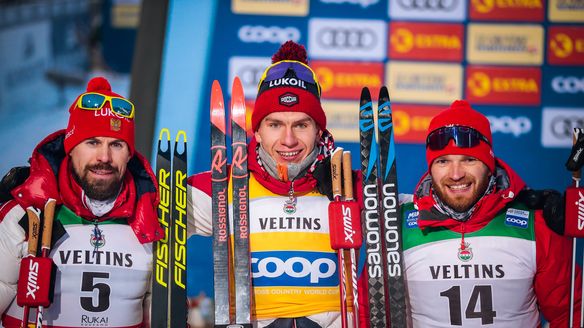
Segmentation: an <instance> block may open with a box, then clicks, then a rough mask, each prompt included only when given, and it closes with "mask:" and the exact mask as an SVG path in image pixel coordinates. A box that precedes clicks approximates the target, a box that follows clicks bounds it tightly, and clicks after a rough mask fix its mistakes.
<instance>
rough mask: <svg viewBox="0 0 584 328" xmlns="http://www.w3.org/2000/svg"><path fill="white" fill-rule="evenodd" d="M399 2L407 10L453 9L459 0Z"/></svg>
mask: <svg viewBox="0 0 584 328" xmlns="http://www.w3.org/2000/svg"><path fill="white" fill-rule="evenodd" d="M397 3H398V4H399V6H400V7H402V8H403V9H406V10H430V11H452V10H454V9H455V8H456V6H457V5H458V0H398V1H397Z"/></svg>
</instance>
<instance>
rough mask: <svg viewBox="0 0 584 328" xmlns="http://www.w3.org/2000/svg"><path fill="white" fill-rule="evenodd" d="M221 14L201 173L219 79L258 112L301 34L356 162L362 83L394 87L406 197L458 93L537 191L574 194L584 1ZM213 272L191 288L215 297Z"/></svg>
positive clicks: (249, 7)
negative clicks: (277, 58)
mask: <svg viewBox="0 0 584 328" xmlns="http://www.w3.org/2000/svg"><path fill="white" fill-rule="evenodd" d="M215 17H216V18H215V27H214V31H213V41H212V42H211V45H210V47H211V48H210V51H211V56H209V57H210V59H209V66H208V67H209V68H210V69H209V73H208V80H207V81H206V82H205V83H204V86H205V88H206V89H205V90H204V91H203V93H204V96H205V97H206V99H204V100H203V102H202V103H203V105H202V107H201V108H200V110H199V113H198V115H200V119H199V124H198V126H197V127H195V131H196V133H197V145H196V146H195V147H196V149H195V151H194V152H193V154H196V155H195V156H196V159H195V160H194V161H191V163H194V164H193V167H191V170H192V171H194V172H199V171H203V170H208V169H209V137H208V136H209V125H208V123H206V122H208V120H209V114H208V108H207V106H208V105H207V104H208V103H209V99H208V97H209V96H208V95H209V91H210V87H211V83H212V81H213V80H215V79H217V80H219V81H220V83H221V85H222V86H223V90H224V94H226V97H228V95H229V91H228V89H230V85H231V81H232V80H233V77H234V76H236V75H237V76H239V77H240V78H241V79H242V82H243V87H244V90H245V94H246V98H247V101H248V109H249V110H250V111H251V109H252V108H253V102H254V98H255V94H256V92H257V83H258V81H259V78H260V76H261V74H262V72H263V69H264V68H265V67H266V66H267V65H269V64H270V56H271V55H272V54H273V53H274V52H275V51H276V50H277V48H278V47H279V45H280V44H281V43H283V42H285V41H286V40H294V41H297V42H299V43H301V44H304V45H306V47H307V50H308V55H309V59H310V63H311V66H312V67H313V68H314V70H315V71H316V74H317V75H318V77H319V79H320V81H321V84H322V88H323V105H324V109H325V111H326V113H327V115H328V119H329V127H330V130H331V131H332V133H333V134H334V135H335V137H336V141H337V143H338V144H339V145H341V146H343V147H345V148H346V149H349V150H351V151H352V153H353V167H354V168H358V167H359V166H358V161H359V158H358V157H359V155H358V154H359V151H358V144H357V141H358V132H357V124H358V123H357V115H358V97H359V94H360V90H361V88H362V87H363V86H368V87H369V88H370V89H372V91H373V94H374V95H375V96H374V97H375V98H376V94H377V92H378V90H379V87H380V86H381V85H383V84H386V85H388V86H389V89H390V96H391V99H392V107H393V113H394V114H393V115H394V125H395V135H396V140H397V163H398V166H397V170H398V181H399V191H400V192H402V193H411V192H412V191H413V189H414V186H415V184H416V183H417V181H418V179H419V178H420V176H421V175H422V174H423V173H424V172H425V170H426V169H427V167H426V164H425V157H424V146H423V143H424V135H425V132H426V129H427V127H428V124H429V122H430V119H431V118H432V117H433V116H434V115H435V114H437V113H438V112H439V111H441V110H442V109H444V108H445V107H446V106H447V105H448V104H450V103H451V102H452V101H453V100H455V99H468V100H469V101H470V102H471V103H472V105H473V106H474V107H475V108H476V109H477V110H479V111H481V112H482V113H484V114H485V115H487V116H488V118H489V120H490V122H491V127H492V130H493V138H494V151H495V154H496V155H497V156H498V157H500V158H502V159H503V160H505V161H506V162H507V163H509V164H510V165H511V166H512V167H513V168H514V169H515V170H516V171H518V172H519V174H520V175H521V176H522V177H523V178H524V179H525V180H526V182H527V184H528V185H529V186H531V187H533V188H555V189H557V190H563V189H565V187H566V186H567V185H568V184H570V182H571V180H570V174H569V173H568V172H567V171H566V170H565V168H564V162H565V160H566V158H567V156H568V154H569V148H570V146H571V143H572V136H571V130H572V128H573V127H576V126H584V2H583V1H581V0H549V1H545V0H529V1H503V0H471V1H463V0H389V1H387V0H385V1H384V0H288V1H287V0H231V1H227V0H225V1H220V2H219V4H218V7H217V12H216V16H215ZM375 100H376V99H375ZM195 243H200V246H201V248H198V249H202V250H205V251H203V252H198V251H197V260H196V261H197V265H198V264H200V262H201V261H203V260H205V261H207V262H206V263H207V265H210V263H211V261H210V260H208V259H209V258H210V256H211V255H210V242H208V244H206V243H207V241H197V242H195ZM206 252H208V254H207V253H206ZM207 256H208V257H209V258H207ZM191 264H193V265H194V264H195V262H193V261H191ZM191 268H192V266H191ZM209 271H210V270H209V268H208V267H204V268H203V266H201V267H199V268H198V269H192V270H191V271H190V272H191V274H190V275H189V276H190V277H194V276H196V277H197V278H196V280H195V279H193V280H191V281H196V286H194V285H191V286H192V287H191V294H193V293H195V292H194V290H195V289H197V287H202V289H204V290H206V291H207V293H210V292H211V286H212V284H211V276H210V275H209ZM199 273H200V274H201V275H199ZM205 281H208V282H209V283H208V285H206V284H205V283H204V282H205Z"/></svg>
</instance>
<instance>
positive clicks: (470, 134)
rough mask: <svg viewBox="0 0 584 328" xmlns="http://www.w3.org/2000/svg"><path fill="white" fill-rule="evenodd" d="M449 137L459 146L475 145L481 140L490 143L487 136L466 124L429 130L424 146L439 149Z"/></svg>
mask: <svg viewBox="0 0 584 328" xmlns="http://www.w3.org/2000/svg"><path fill="white" fill-rule="evenodd" d="M450 139H452V140H454V145H456V147H459V148H471V147H475V146H478V144H479V143H480V142H481V141H484V142H485V143H486V144H487V145H489V146H490V145H491V143H490V142H489V140H488V139H487V137H485V136H484V135H482V134H481V133H480V132H479V131H477V130H475V129H473V128H471V127H468V126H459V125H455V126H445V127H442V128H439V129H436V130H434V131H432V132H430V134H429V135H428V138H426V147H427V148H430V150H441V149H444V147H446V146H447V145H448V143H449V142H450Z"/></svg>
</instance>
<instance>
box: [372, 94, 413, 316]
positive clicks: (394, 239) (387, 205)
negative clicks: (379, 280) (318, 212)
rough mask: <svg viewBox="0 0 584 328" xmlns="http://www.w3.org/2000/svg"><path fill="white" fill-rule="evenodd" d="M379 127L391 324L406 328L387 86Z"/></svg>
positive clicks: (381, 97)
mask: <svg viewBox="0 0 584 328" xmlns="http://www.w3.org/2000/svg"><path fill="white" fill-rule="evenodd" d="M377 129H378V131H379V171H380V172H379V173H380V178H381V195H380V198H379V202H380V203H381V211H382V215H381V217H382V218H383V228H382V231H383V236H384V240H383V250H384V253H383V254H384V256H383V258H384V259H385V261H386V263H385V264H386V270H385V277H386V281H387V284H386V292H387V294H386V295H387V299H388V301H389V315H390V319H391V320H390V323H391V327H405V326H406V287H405V282H404V276H403V252H402V232H401V228H402V225H401V222H402V220H401V215H400V211H399V204H398V190H397V168H396V158H395V141H394V136H393V117H392V112H391V102H390V100H389V92H388V91H387V87H386V86H383V87H381V90H379V99H378V106H377Z"/></svg>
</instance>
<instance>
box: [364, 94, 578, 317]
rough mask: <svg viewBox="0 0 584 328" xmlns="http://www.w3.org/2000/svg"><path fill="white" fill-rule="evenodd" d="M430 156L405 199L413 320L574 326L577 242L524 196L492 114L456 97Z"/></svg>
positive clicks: (432, 129) (434, 125)
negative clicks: (498, 147) (498, 148)
mask: <svg viewBox="0 0 584 328" xmlns="http://www.w3.org/2000/svg"><path fill="white" fill-rule="evenodd" d="M426 161H427V165H428V172H427V173H426V174H425V175H424V176H423V177H422V179H421V180H420V182H419V183H418V185H417V187H416V189H415V192H414V195H413V201H412V202H406V203H403V204H401V212H402V220H403V222H404V223H403V226H402V232H403V250H404V269H405V277H406V281H407V293H408V301H409V304H408V314H407V316H408V319H409V320H410V325H411V326H412V327H450V326H460V327H483V326H489V327H539V326H540V315H543V316H544V317H545V318H546V319H547V320H548V321H549V322H550V323H551V327H568V309H569V306H568V305H569V297H568V296H569V290H570V262H571V261H570V260H571V258H570V249H571V242H570V240H569V239H568V238H566V237H563V236H561V235H559V234H557V233H555V232H553V231H552V230H551V229H550V228H549V227H548V225H547V224H546V221H545V220H544V216H543V213H542V210H541V209H539V210H535V209H532V208H531V207H530V206H529V205H528V204H526V203H525V202H524V201H523V200H522V199H521V198H518V195H519V194H520V192H521V191H522V190H523V189H524V187H525V183H524V182H523V181H522V180H521V178H520V177H519V176H518V175H517V173H515V172H514V171H513V170H512V169H511V168H510V167H509V166H508V165H507V164H506V163H505V162H503V161H502V160H501V159H499V158H496V157H495V154H494V152H493V138H492V135H491V128H490V123H489V121H488V119H487V118H486V117H485V116H484V115H482V114H481V113H479V112H478V111H476V110H474V109H473V108H471V106H470V104H469V103H468V102H466V101H463V100H457V101H454V102H453V103H452V104H451V105H450V107H449V108H448V109H446V110H444V111H442V112H441V113H439V114H438V115H436V116H435V117H434V118H433V119H432V121H431V122H430V126H429V128H428V133H427V138H426ZM362 278H363V280H362V281H360V283H361V286H365V285H366V281H365V279H366V277H362ZM578 290H580V286H578ZM577 294H578V295H580V293H579V292H578V293H577ZM579 304H580V297H579V296H578V297H577V308H578V312H577V313H576V317H577V320H576V322H579V317H580V314H579V308H580V305H579ZM367 305H368V304H366V303H363V304H362V311H361V312H360V314H361V318H362V320H363V321H365V320H366V317H367V313H368V310H367ZM578 327H579V325H578Z"/></svg>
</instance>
